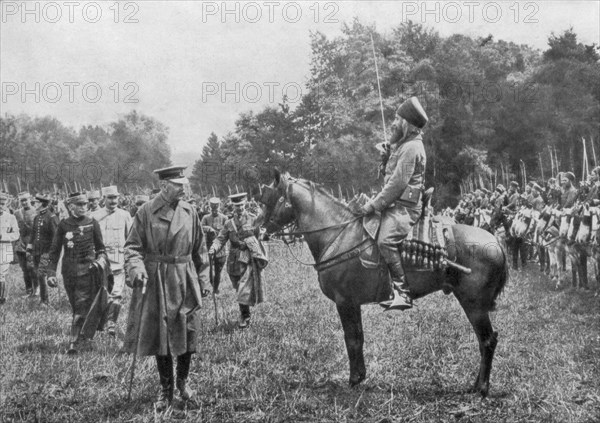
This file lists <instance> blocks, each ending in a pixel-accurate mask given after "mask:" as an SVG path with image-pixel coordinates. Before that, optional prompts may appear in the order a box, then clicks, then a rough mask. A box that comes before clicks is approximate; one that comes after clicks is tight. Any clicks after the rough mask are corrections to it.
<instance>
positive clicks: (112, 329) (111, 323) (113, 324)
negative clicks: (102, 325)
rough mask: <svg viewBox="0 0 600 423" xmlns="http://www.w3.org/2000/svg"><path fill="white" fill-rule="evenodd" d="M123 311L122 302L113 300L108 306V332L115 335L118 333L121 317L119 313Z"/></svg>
mask: <svg viewBox="0 0 600 423" xmlns="http://www.w3.org/2000/svg"><path fill="white" fill-rule="evenodd" d="M120 312H121V303H119V302H116V301H113V302H111V303H110V305H109V306H108V323H107V329H106V331H107V333H108V334H109V335H110V336H112V337H114V336H116V333H117V319H118V318H119V313H120Z"/></svg>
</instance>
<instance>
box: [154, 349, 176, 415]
mask: <svg viewBox="0 0 600 423" xmlns="http://www.w3.org/2000/svg"><path fill="white" fill-rule="evenodd" d="M156 367H157V368H158V375H159V377H160V393H159V394H158V398H157V399H156V402H155V403H154V406H155V407H156V411H158V412H159V413H160V412H162V411H165V410H166V409H167V408H169V406H170V405H171V402H172V401H173V357H171V355H170V354H169V355H157V356H156Z"/></svg>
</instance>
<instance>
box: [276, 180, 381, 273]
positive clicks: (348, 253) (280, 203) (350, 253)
mask: <svg viewBox="0 0 600 423" xmlns="http://www.w3.org/2000/svg"><path fill="white" fill-rule="evenodd" d="M294 183H297V184H300V181H298V180H296V179H294V180H291V181H290V180H287V186H286V188H285V193H284V194H283V195H282V196H281V197H279V199H278V200H277V204H276V206H275V208H274V209H273V211H272V212H271V213H270V216H268V217H269V218H268V220H267V221H268V223H269V224H271V225H274V226H275V227H278V228H280V231H279V232H275V233H273V235H279V236H281V235H287V236H297V235H309V234H314V233H318V232H323V231H327V230H330V229H338V228H342V230H341V231H340V233H339V234H338V235H337V236H336V237H335V239H337V237H339V235H341V234H342V232H344V229H345V228H346V227H347V226H348V225H349V224H351V223H352V222H356V221H357V220H359V219H362V217H363V216H362V215H358V216H355V217H353V218H352V219H349V220H346V221H344V222H341V223H337V224H335V225H331V226H325V227H323V228H318V229H313V230H310V231H291V232H284V230H285V229H286V228H288V227H291V226H292V225H294V224H295V223H296V222H295V221H296V219H295V218H294V219H293V221H292V222H290V223H289V224H288V225H282V224H280V223H278V222H275V220H274V219H273V215H277V213H276V212H277V211H278V209H279V208H280V207H285V208H289V209H291V207H292V204H291V202H290V200H289V191H290V190H291V186H292V184H294ZM309 188H310V189H312V187H309ZM335 239H334V240H333V241H331V243H330V244H329V245H327V246H326V247H325V248H324V249H323V254H324V253H325V252H326V251H328V249H329V247H330V246H331V244H333V242H334V241H335ZM368 241H369V238H368V237H365V239H363V240H362V241H361V242H359V243H358V244H357V245H355V246H353V247H352V248H350V249H348V250H345V251H343V252H341V253H338V254H336V255H334V256H333V257H329V258H327V259H326V260H323V255H321V257H319V260H317V262H316V263H314V264H308V265H310V266H314V267H315V268H316V269H317V271H320V270H325V269H327V268H329V267H331V266H334V265H336V264H339V263H342V262H344V261H346V260H350V259H352V258H354V257H356V256H358V255H359V254H360V252H361V251H362V250H364V249H366V248H368V247H370V245H367V247H366V248H360V249H359V248H358V247H360V246H361V245H363V244H366V243H367V242H368ZM286 245H287V246H288V248H289V244H288V243H287V242H286ZM290 251H291V250H290ZM296 260H297V261H298V262H300V263H302V264H307V263H303V262H301V261H300V260H298V259H297V258H296Z"/></svg>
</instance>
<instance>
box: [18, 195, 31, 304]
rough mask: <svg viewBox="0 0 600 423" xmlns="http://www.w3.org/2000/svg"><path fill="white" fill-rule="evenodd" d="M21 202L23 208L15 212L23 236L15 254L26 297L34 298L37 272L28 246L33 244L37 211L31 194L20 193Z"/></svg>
mask: <svg viewBox="0 0 600 423" xmlns="http://www.w3.org/2000/svg"><path fill="white" fill-rule="evenodd" d="M19 202H20V203H21V208H20V209H19V210H17V211H16V212H15V217H16V218H17V222H19V233H20V235H21V236H20V237H19V240H18V241H17V243H16V244H15V253H16V254H17V259H18V260H19V266H20V267H21V270H22V271H23V281H24V282H25V292H26V295H27V296H32V295H33V293H34V291H35V288H34V282H33V279H34V278H35V271H34V268H33V257H32V256H31V253H29V252H27V244H29V243H30V242H31V241H30V240H31V235H32V233H33V220H34V219H35V215H36V210H35V208H33V207H32V205H31V194H29V193H28V192H21V193H19Z"/></svg>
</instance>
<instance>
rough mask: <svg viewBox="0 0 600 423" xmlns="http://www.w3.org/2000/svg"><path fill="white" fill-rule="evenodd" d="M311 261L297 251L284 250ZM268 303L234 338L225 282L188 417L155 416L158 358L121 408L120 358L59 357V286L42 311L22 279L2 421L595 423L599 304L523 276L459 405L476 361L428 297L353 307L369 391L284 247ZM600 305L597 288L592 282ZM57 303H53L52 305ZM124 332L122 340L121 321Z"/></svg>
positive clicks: (332, 314) (1, 389) (331, 312)
mask: <svg viewBox="0 0 600 423" xmlns="http://www.w3.org/2000/svg"><path fill="white" fill-rule="evenodd" d="M292 248H293V250H294V252H295V254H297V255H298V256H299V257H301V258H302V259H303V260H305V261H311V258H309V257H308V256H307V254H306V248H304V249H302V247H298V246H297V247H292ZM269 252H270V257H271V263H270V264H269V266H268V268H267V269H266V271H265V277H264V280H265V285H266V294H267V295H266V298H267V302H265V303H263V304H261V305H259V306H257V307H255V308H254V309H253V318H252V323H251V326H250V327H249V328H248V329H246V330H243V331H242V330H239V329H237V327H236V319H237V306H236V304H235V302H234V292H233V290H232V288H231V285H230V283H229V280H228V279H227V278H226V276H225V279H224V280H223V282H222V287H223V289H222V294H221V295H220V296H219V298H218V303H219V315H220V323H219V325H218V326H216V327H215V321H214V308H213V305H212V302H211V301H207V302H206V303H205V305H204V309H203V310H202V321H203V329H202V334H201V345H200V346H199V353H198V354H196V355H194V361H193V364H192V373H191V376H190V378H191V385H192V387H193V388H194V389H196V390H197V392H198V400H197V402H196V403H195V404H189V403H188V404H182V403H179V402H175V404H174V407H173V408H172V409H170V410H169V411H167V412H166V413H165V414H161V415H158V414H155V413H154V411H153V407H152V402H153V400H154V399H155V397H156V394H157V392H158V374H157V372H156V368H155V362H154V359H153V358H142V359H141V360H139V361H138V368H137V373H136V379H135V384H134V390H133V394H132V397H133V398H132V400H131V401H130V402H128V401H127V400H126V396H127V382H128V380H129V378H128V374H129V373H128V371H129V369H130V364H131V356H130V355H126V354H121V353H120V352H119V347H120V345H119V343H120V342H119V341H120V340H122V337H123V336H122V333H121V334H120V335H119V337H118V339H117V341H113V340H111V339H109V338H108V337H107V336H106V335H105V334H103V333H99V334H98V336H97V337H96V338H95V339H94V340H93V341H92V342H91V343H90V345H89V346H88V347H87V348H86V349H85V351H82V352H81V354H79V355H78V356H76V357H75V358H72V357H70V356H67V355H65V354H64V351H65V349H66V347H67V334H68V330H69V324H70V318H71V316H70V307H69V305H68V302H67V299H66V296H65V294H64V291H62V287H61V288H60V290H57V289H54V290H52V291H51V306H50V307H49V308H40V306H39V305H38V304H37V302H34V301H32V300H28V299H25V298H21V296H22V295H23V283H22V279H21V275H20V269H19V268H18V266H17V265H14V266H12V267H11V271H10V274H9V296H8V297H9V299H8V302H7V303H6V304H5V305H4V306H2V307H1V308H0V325H1V326H0V357H1V358H0V360H1V362H0V378H1V381H0V421H1V422H11V421H41V422H71V421H73V422H75V421H76V422H90V423H91V422H101V421H128V422H141V421H204V422H257V421H267V422H354V421H356V422H438V421H439V422H455V421H461V422H590V423H591V422H598V421H600V295H598V296H594V291H592V292H589V291H588V292H584V291H558V292H557V291H554V290H553V289H552V287H551V284H550V281H549V280H548V279H547V278H546V277H545V276H542V275H541V274H540V273H539V272H538V271H537V267H536V266H534V265H533V264H531V265H530V269H528V270H525V271H523V272H515V271H513V272H511V277H510V280H509V282H508V285H507V287H506V289H505V291H504V293H503V294H502V295H501V297H500V299H499V301H498V304H499V307H498V310H497V311H496V312H495V313H493V316H492V318H493V323H494V326H495V329H496V330H498V332H499V343H498V347H497V349H496V358H495V361H494V367H493V370H492V376H491V389H490V395H489V398H488V399H486V400H481V399H480V398H479V397H478V396H476V395H473V394H468V393H466V389H467V388H468V387H470V385H471V384H472V382H473V380H474V375H475V372H476V370H477V368H478V363H479V351H478V345H477V341H476V339H475V336H474V333H473V331H472V330H471V327H470V326H469V324H468V322H467V319H466V317H465V316H464V314H463V312H462V309H460V307H459V305H458V303H457V301H456V300H455V299H454V298H453V297H451V296H444V295H443V294H442V293H436V294H433V295H431V296H429V297H426V298H424V299H421V300H419V301H418V302H417V307H416V308H415V309H413V310H411V311H407V312H404V313H401V312H394V313H383V312H382V311H381V309H380V308H379V307H377V306H366V307H363V320H364V326H365V359H366V361H367V372H368V374H367V379H366V380H365V382H363V383H362V384H361V385H359V386H358V387H356V388H350V387H349V386H348V384H347V380H348V376H349V370H348V360H347V357H346V351H345V347H344V343H343V333H342V328H341V324H340V322H339V319H338V316H337V313H336V311H335V307H334V305H333V303H331V302H330V301H329V300H327V299H326V298H325V297H324V296H323V295H322V294H321V292H320V290H319V288H318V284H317V279H316V273H315V271H314V270H313V269H312V268H311V267H307V266H302V265H300V264H298V263H297V262H296V260H295V259H294V258H293V257H292V256H291V255H290V254H289V252H288V251H287V250H285V249H283V247H280V245H274V244H271V245H270V248H269ZM592 287H593V288H594V289H595V290H596V292H598V285H597V284H595V282H594V283H592ZM61 291H62V292H61ZM124 309H125V311H124V312H123V314H122V316H121V318H120V329H121V331H122V330H124V327H125V320H126V315H125V314H126V310H127V307H126V306H125V307H124Z"/></svg>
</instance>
